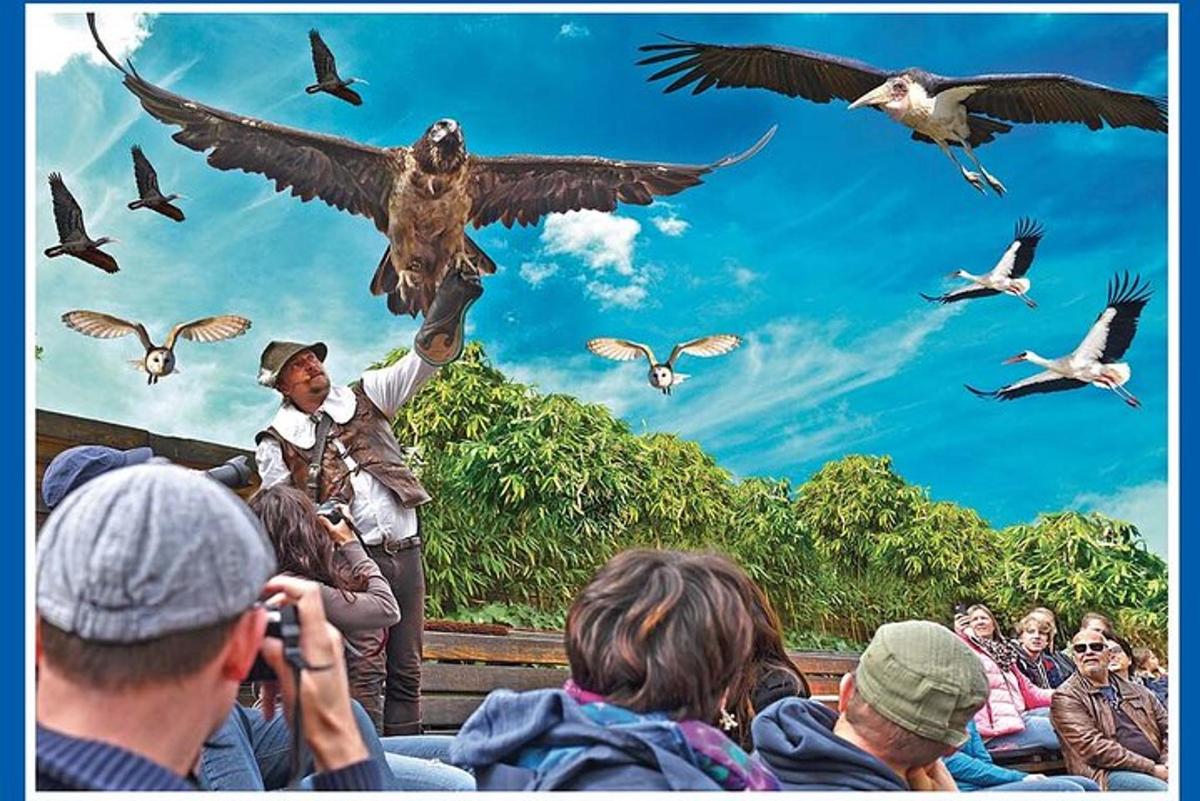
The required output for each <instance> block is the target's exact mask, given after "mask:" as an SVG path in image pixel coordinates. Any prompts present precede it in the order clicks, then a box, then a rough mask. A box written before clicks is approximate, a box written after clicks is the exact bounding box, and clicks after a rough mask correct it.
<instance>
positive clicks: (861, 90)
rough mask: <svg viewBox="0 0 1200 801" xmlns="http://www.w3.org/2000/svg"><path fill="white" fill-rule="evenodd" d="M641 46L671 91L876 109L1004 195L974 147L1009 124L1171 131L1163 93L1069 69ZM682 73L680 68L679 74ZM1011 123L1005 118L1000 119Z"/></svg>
mask: <svg viewBox="0 0 1200 801" xmlns="http://www.w3.org/2000/svg"><path fill="white" fill-rule="evenodd" d="M666 38H668V39H670V40H671V41H670V42H669V43H661V44H650V45H643V46H642V47H641V48H640V49H641V50H642V51H644V52H649V53H653V54H654V55H651V56H649V57H647V58H644V59H642V60H641V61H639V62H638V64H663V63H664V62H668V63H666V65H665V66H664V67H663V68H662V69H660V70H659V71H658V72H655V73H654V74H653V75H651V76H650V77H649V79H648V80H651V81H656V80H659V79H662V78H669V77H672V76H678V77H675V80H674V81H672V82H671V83H670V84H669V85H668V86H667V87H666V89H665V90H664V91H666V92H674V91H676V90H679V89H683V88H685V87H688V86H691V87H692V94H700V93H701V92H703V91H705V90H707V89H709V88H712V87H716V88H718V89H726V88H742V87H748V88H758V89H769V90H771V91H773V92H778V93H780V94H783V95H787V96H788V97H802V98H804V99H805V100H811V101H812V102H814V103H828V102H829V101H831V100H833V99H834V98H837V99H839V100H846V101H850V108H852V109H854V108H862V107H864V106H869V107H874V108H876V109H880V110H882V111H884V112H885V113H886V114H887V115H888V116H889V117H890V118H891V119H893V120H895V121H896V122H898V123H900V124H901V125H904V126H906V127H908V128H911V129H912V131H913V134H912V138H913V139H915V140H917V141H918V142H929V143H933V144H936V145H937V146H938V147H940V148H941V150H942V152H943V153H945V154H946V157H947V158H949V159H950V160H951V161H952V162H954V165H955V166H956V167H958V169H959V171H960V172H961V173H962V176H963V178H965V179H966V180H967V181H968V182H969V183H970V184H971V185H972V186H974V187H975V188H976V189H978V190H979V191H980V192H983V191H984V182H985V181H986V182H987V185H988V186H990V187H991V188H992V190H993V191H994V192H996V194H999V195H1002V194H1004V192H1005V188H1004V185H1003V184H1002V183H1000V181H998V180H997V179H996V178H995V176H993V175H991V174H990V173H989V172H988V171H987V170H986V169H984V167H983V164H981V163H980V161H979V157H978V156H976V155H975V150H974V149H975V148H977V147H979V146H980V145H983V144H986V143H988V142H990V141H992V140H993V139H994V138H995V137H996V136H997V135H998V134H1003V133H1008V132H1009V131H1010V130H1012V126H1011V125H1009V124H1008V123H1010V122H1076V123H1082V124H1084V125H1086V126H1087V127H1088V128H1090V129H1091V130H1093V131H1095V130H1099V129H1100V128H1103V127H1104V125H1105V124H1106V123H1107V124H1108V125H1109V126H1111V127H1113V128H1122V127H1125V126H1128V125H1132V126H1134V127H1137V128H1145V129H1147V130H1150V131H1161V132H1163V133H1165V132H1166V130H1167V104H1166V101H1165V100H1163V99H1160V98H1153V97H1148V96H1146V95H1140V94H1136V93H1133V92H1123V91H1121V90H1119V89H1111V88H1109V87H1107V86H1101V85H1100V84H1096V83H1091V82H1089V81H1085V80H1082V79H1080V78H1076V77H1074V76H1071V75H1053V74H1033V73H1031V74H1012V75H969V76H966V77H962V78H950V77H944V76H941V75H934V74H933V73H930V72H926V71H925V70H922V69H919V68H916V67H910V68H908V69H904V70H897V71H888V70H882V69H879V68H878V67H873V66H871V65H870V64H865V63H863V62H861V61H854V60H853V59H849V58H843V57H841V56H834V55H828V54H826V53H817V52H815V51H812V50H800V49H797V48H792V47H783V46H781V45H715V44H701V43H699V42H687V41H683V40H681V39H675V38H673V37H666ZM681 73H682V74H681ZM1002 120H1003V122H1002ZM951 147H961V148H962V149H963V151H965V152H966V154H967V156H968V157H969V158H970V159H971V161H973V162H974V163H975V166H976V167H977V168H978V169H979V172H974V171H971V170H968V169H967V168H966V167H964V166H963V165H962V164H961V163H959V161H958V159H957V158H956V157H955V155H954V152H953V151H952V150H951V149H950V148H951Z"/></svg>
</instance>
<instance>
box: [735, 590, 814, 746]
mask: <svg viewBox="0 0 1200 801" xmlns="http://www.w3.org/2000/svg"><path fill="white" fill-rule="evenodd" d="M745 579H746V581H745V583H744V584H743V585H742V586H740V587H738V591H739V592H740V593H741V594H742V598H743V600H744V601H745V602H746V607H747V608H748V609H749V610H750V618H751V620H752V621H753V623H754V647H753V651H752V655H751V657H750V660H749V661H748V662H747V663H746V664H745V666H744V668H743V669H742V670H741V671H740V673H739V676H738V679H737V681H736V682H735V683H734V686H733V689H732V690H731V691H730V694H729V700H728V703H727V704H726V706H727V707H728V709H729V712H730V713H731V714H732V715H733V724H734V725H733V727H732V729H731V730H730V732H729V735H730V737H731V738H732V739H735V740H737V742H738V745H740V746H742V748H745V749H746V750H751V749H753V748H754V743H753V742H752V740H751V737H750V724H751V723H752V722H753V720H754V716H755V715H757V714H758V713H759V712H761V711H762V710H764V709H766V708H767V707H769V706H770V705H771V704H773V703H775V702H776V701H778V700H780V699H781V698H796V697H799V698H808V697H809V696H810V695H811V694H812V693H811V692H810V691H809V689H808V680H807V679H806V678H805V677H804V673H803V672H802V671H801V670H800V668H798V667H796V663H795V662H793V661H792V659H791V657H789V656H788V655H787V649H786V648H785V647H784V645H783V626H781V625H780V623H779V616H778V615H776V614H775V609H774V607H772V606H771V601H770V599H769V598H767V594H766V593H765V592H763V590H762V588H761V587H759V586H758V585H757V584H755V583H754V582H753V581H752V580H750V577H749V576H746V577H745Z"/></svg>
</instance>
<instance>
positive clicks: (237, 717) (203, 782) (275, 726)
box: [196, 701, 387, 790]
mask: <svg viewBox="0 0 1200 801" xmlns="http://www.w3.org/2000/svg"><path fill="white" fill-rule="evenodd" d="M350 706H351V708H352V709H353V710H354V721H355V723H357V724H358V730H359V732H360V733H361V734H362V737H363V742H365V743H366V746H367V751H368V752H369V753H370V756H371V758H372V759H374V760H376V761H378V762H380V763H385V762H386V761H387V758H386V757H385V756H384V752H383V745H382V744H381V743H380V742H379V735H377V734H376V733H375V725H374V724H373V723H372V722H371V718H370V717H369V716H368V715H367V713H366V712H365V711H364V710H363V708H362V707H361V706H360V705H359V704H358V703H357V702H355V701H351V702H350ZM291 759H292V732H291V727H290V726H289V725H288V723H287V720H286V719H285V717H284V715H283V711H282V710H276V711H275V715H274V716H273V717H272V718H271V719H270V720H267V719H266V717H265V716H264V715H263V713H262V710H261V709H255V708H251V707H244V706H241V705H240V704H239V705H235V706H234V708H233V709H232V710H230V712H229V715H228V716H227V717H226V718H225V722H224V723H222V724H221V726H220V727H219V728H218V729H217V730H216V731H215V732H213V733H212V734H211V735H210V736H209V738H208V739H207V740H205V742H204V747H203V748H202V749H201V751H200V764H199V766H198V767H197V770H196V779H197V783H198V784H199V786H200V789H202V790H281V789H283V788H284V787H286V786H287V783H288V779H289V777H290V776H289V774H290V772H291ZM306 762H307V764H305V765H304V766H303V773H311V772H312V771H313V763H312V755H311V754H309V755H308V758H307V760H306Z"/></svg>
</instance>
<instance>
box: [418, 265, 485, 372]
mask: <svg viewBox="0 0 1200 801" xmlns="http://www.w3.org/2000/svg"><path fill="white" fill-rule="evenodd" d="M482 294H483V284H481V283H480V281H479V276H477V275H463V274H462V273H461V272H459V271H458V270H454V271H452V272H451V273H450V274H449V275H447V276H446V278H445V279H444V280H443V281H442V283H441V286H439V287H438V291H437V294H436V295H434V297H433V302H432V303H431V304H429V311H427V312H426V313H425V321H424V322H423V323H421V328H420V330H419V331H417V336H416V339H414V340H413V349H414V350H416V352H417V355H418V356H420V357H421V359H422V360H423V361H425V362H426V363H427V364H430V365H433V366H434V367H441V366H442V365H446V364H449V363H450V362H452V361H454V360H456V359H457V358H458V357H459V356H461V355H462V352H463V346H464V344H465V333H464V330H463V329H464V328H465V321H466V318H467V309H469V308H471V304H472V303H474V302H475V301H476V300H478V299H479V296H480V295H482Z"/></svg>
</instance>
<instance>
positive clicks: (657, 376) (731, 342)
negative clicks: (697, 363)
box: [587, 334, 742, 395]
mask: <svg viewBox="0 0 1200 801" xmlns="http://www.w3.org/2000/svg"><path fill="white" fill-rule="evenodd" d="M741 344H742V338H741V337H739V336H735V335H733V334H712V335H710V336H706V337H699V338H697V339H692V340H688V341H687V342H681V343H679V344H678V345H676V346H675V347H674V348H672V349H671V357H670V358H669V359H667V360H666V361H665V362H660V361H659V360H658V359H657V358H655V356H654V351H652V350H650V346H649V345H643V344H642V343H640V342H633V341H632V340H628V339H614V338H612V337H599V338H598V339H590V340H588V343H587V346H588V350H590V351H591V352H592V353H594V354H596V355H597V356H603V357H604V358H606V359H614V360H616V361H619V362H627V361H630V360H631V359H637V358H640V357H642V356H645V357H646V361H647V362H649V363H650V373H649V375H648V376H647V380H648V381H649V382H650V386H652V387H654V388H655V389H657V390H660V391H661V392H662V394H664V395H670V394H671V389H672V388H673V387H676V386H679V385H680V384H682V383H683V382H684V381H686V380H687V379H688V378H690V377H691V376H689V375H686V374H685V373H677V372H675V361H676V360H677V359H678V358H679V357H680V356H682V355H684V354H685V353H686V354H688V355H689V356H704V357H710V356H721V355H722V354H725V353H729V351H731V350H733V349H734V348H736V347H737V346H738V345H741Z"/></svg>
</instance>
